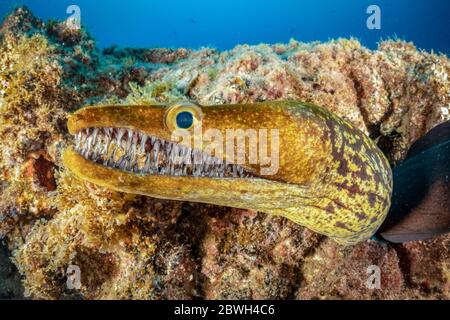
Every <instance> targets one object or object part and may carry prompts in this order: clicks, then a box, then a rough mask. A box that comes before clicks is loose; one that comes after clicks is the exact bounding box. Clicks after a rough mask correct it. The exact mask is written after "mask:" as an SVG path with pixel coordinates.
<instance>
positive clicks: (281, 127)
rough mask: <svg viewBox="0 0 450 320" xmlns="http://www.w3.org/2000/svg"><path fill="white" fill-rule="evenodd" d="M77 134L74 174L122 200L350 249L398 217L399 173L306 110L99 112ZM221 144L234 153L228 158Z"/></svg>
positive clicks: (361, 142) (87, 112)
mask: <svg viewBox="0 0 450 320" xmlns="http://www.w3.org/2000/svg"><path fill="white" fill-rule="evenodd" d="M186 115H188V117H186ZM183 117H184V118H183ZM186 119H187V125H186ZM183 121H184V122H183ZM191 123H192V126H189V125H190V124H191ZM68 128H69V132H70V133H71V134H73V135H74V136H75V143H76V145H75V147H73V148H72V147H70V148H68V149H67V150H66V151H65V153H64V156H63V160H64V163H65V165H66V167H68V168H69V169H70V170H71V171H72V172H73V173H74V174H75V175H76V176H78V177H79V178H81V179H83V180H87V181H89V182H91V183H94V184H97V185H101V186H104V187H107V188H110V189H114V190H118V191H122V192H128V193H135V194H142V195H148V196H152V197H156V198H163V199H174V200H183V201H192V202H202V203H211V204H216V205H221V206H232V207H236V208H244V209H252V210H257V211H261V212H265V213H269V214H275V215H281V216H284V217H286V218H288V219H290V220H292V221H294V222H295V223H298V224H300V225H303V226H306V227H308V228H310V229H312V230H314V231H316V232H319V233H321V234H324V235H327V236H329V237H332V238H333V239H334V240H336V241H337V242H339V243H342V244H355V243H358V242H360V241H364V240H366V239H368V238H370V237H371V236H372V235H373V234H374V233H375V231H376V230H377V229H378V228H379V226H380V225H381V224H382V222H383V220H384V219H385V217H386V214H387V213H388V210H389V207H390V201H391V193H392V172H391V168H390V165H389V163H388V161H387V159H386V158H385V156H384V155H383V153H382V152H381V151H380V150H379V149H378V147H377V146H376V144H375V143H374V142H373V141H372V140H371V139H370V138H369V137H367V136H366V135H365V134H364V133H363V132H361V131H359V130H358V129H356V128H355V127H353V126H352V125H351V124H350V123H348V122H346V121H344V120H343V119H341V118H339V117H337V116H336V115H334V114H332V113H330V112H329V111H327V110H326V109H324V108H321V107H318V106H314V105H310V104H306V103H302V102H296V101H279V102H264V103H254V104H239V105H217V106H198V105H193V104H183V103H181V104H174V105H171V106H166V105H162V104H153V105H142V106H138V105H132V106H131V105H115V106H114V105H111V106H94V107H86V108H83V109H80V110H78V111H77V112H75V113H74V114H73V115H71V116H70V117H69V120H68ZM174 132H177V133H178V135H175V137H176V138H174ZM208 132H209V133H210V132H213V133H214V134H213V135H209V136H207V135H208V134H207V133H208ZM233 132H234V134H235V136H234V137H232V138H231V139H230V138H229V136H230V134H232V133H233ZM237 133H240V134H242V133H243V134H244V138H243V141H244V142H245V141H246V143H244V144H239V141H238V140H239V138H238V136H239V135H238V134H237ZM252 133H253V134H255V133H256V135H253V136H252ZM199 135H200V136H201V137H199ZM212 136H214V139H213V138H211V137H212ZM218 136H219V137H223V140H226V141H227V142H232V143H230V146H232V147H228V144H227V145H226V146H224V147H223V148H222V151H220V148H219V146H220V144H221V143H222V142H221V141H219V143H218V141H216V140H217V139H216V138H217V137H218ZM180 137H182V138H183V139H181V138H180ZM196 139H197V140H196ZM198 141H201V143H196V142H198ZM241 142H242V141H241ZM266 147H267V148H266ZM255 148H256V149H255ZM265 148H266V149H267V150H268V151H267V152H265V153H264V152H262V151H261V150H264V149H265ZM212 150H214V152H212ZM224 150H225V151H224ZM255 150H256V151H255ZM238 154H240V156H241V158H240V159H241V160H242V159H243V161H241V162H240V163H236V159H235V158H236V157H237V155H238ZM174 155H176V156H178V158H179V159H182V160H183V161H181V162H175V161H174V160H173V159H174V158H173V156H174ZM268 159H269V160H271V161H267V160H268ZM188 160H190V161H188Z"/></svg>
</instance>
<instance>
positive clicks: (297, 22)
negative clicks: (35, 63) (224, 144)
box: [0, 0, 450, 54]
mask: <svg viewBox="0 0 450 320" xmlns="http://www.w3.org/2000/svg"><path fill="white" fill-rule="evenodd" d="M72 4H75V5H77V6H79V8H80V10H81V21H82V23H83V25H85V26H86V27H87V29H88V30H89V31H90V32H91V34H92V35H93V36H94V37H95V38H96V40H97V41H98V45H99V46H100V47H107V46H110V45H112V44H117V45H119V46H131V47H170V48H173V47H191V48H198V47H201V46H213V47H216V48H218V49H229V48H232V47H234V46H235V45H237V44H243V43H248V44H257V43H261V42H265V43H274V42H287V41H289V39H291V38H295V39H297V40H300V41H305V42H307V41H313V40H321V41H326V40H329V39H331V38H338V37H350V36H354V37H356V38H358V39H359V40H360V41H361V42H362V43H363V44H364V45H366V46H368V47H370V48H372V49H374V48H376V46H377V42H378V41H380V39H386V38H393V37H398V38H400V39H404V40H408V41H413V42H414V43H415V44H416V45H417V46H418V47H419V48H421V49H426V50H434V51H437V52H443V53H446V54H449V53H450V27H449V25H450V1H448V0H339V1H336V0H321V1H318V0H316V1H314V0H214V1H211V0H210V1H208V0H128V1H123V0H95V1H92V0H0V16H4V15H5V14H6V13H7V12H8V11H10V10H11V9H12V8H14V7H16V6H19V5H27V6H28V7H29V8H30V9H31V10H32V11H33V12H34V14H35V15H37V16H38V17H40V18H42V19H49V18H55V19H66V18H67V17H68V16H69V15H68V14H67V13H66V9H67V7H68V6H69V5H72ZM370 5H377V6H378V7H379V8H380V10H381V15H380V17H381V29H373V30H370V29H368V28H367V25H366V21H367V19H368V18H369V16H370V14H368V13H367V12H366V10H367V8H368V7H369V6H370Z"/></svg>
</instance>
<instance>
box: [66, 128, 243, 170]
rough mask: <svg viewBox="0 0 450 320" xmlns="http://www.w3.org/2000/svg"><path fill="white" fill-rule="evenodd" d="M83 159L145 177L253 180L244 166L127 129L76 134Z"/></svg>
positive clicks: (77, 146)
mask: <svg viewBox="0 0 450 320" xmlns="http://www.w3.org/2000/svg"><path fill="white" fill-rule="evenodd" d="M75 150H76V151H77V152H78V153H79V154H81V155H82V156H83V157H84V158H86V159H88V160H91V161H94V162H97V163H99V164H102V165H104V166H108V167H111V168H116V169H121V170H124V171H128V172H133V173H138V174H144V175H169V176H195V177H220V178H250V177H252V175H251V174H250V173H249V172H247V171H246V170H245V169H244V168H243V167H241V166H239V165H236V164H231V163H227V162H223V160H222V159H219V158H217V157H213V156H210V155H208V154H206V153H204V152H202V151H200V150H196V149H192V148H189V147H187V146H184V145H180V144H177V143H174V142H170V141H166V140H163V139H160V138H157V137H154V136H149V135H147V134H145V133H143V132H139V131H137V130H131V129H124V128H87V129H83V130H80V131H78V132H77V133H76V134H75Z"/></svg>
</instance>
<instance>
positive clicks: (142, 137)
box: [140, 133, 148, 153]
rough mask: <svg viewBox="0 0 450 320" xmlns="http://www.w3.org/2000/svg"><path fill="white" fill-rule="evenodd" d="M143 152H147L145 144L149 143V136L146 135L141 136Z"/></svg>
mask: <svg viewBox="0 0 450 320" xmlns="http://www.w3.org/2000/svg"><path fill="white" fill-rule="evenodd" d="M140 138H141V152H142V153H144V152H145V143H146V142H147V139H148V136H147V135H146V134H144V133H142V134H141V137H140Z"/></svg>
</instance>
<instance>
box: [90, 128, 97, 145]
mask: <svg viewBox="0 0 450 320" xmlns="http://www.w3.org/2000/svg"><path fill="white" fill-rule="evenodd" d="M97 134H98V129H97V128H95V129H94V130H93V132H92V140H91V144H92V145H95V144H96V143H97Z"/></svg>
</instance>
